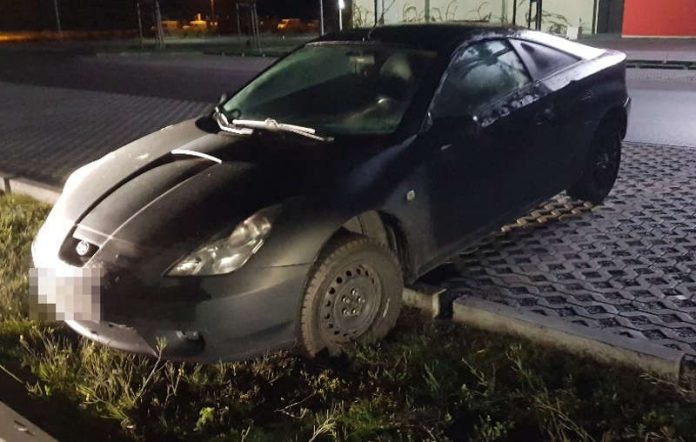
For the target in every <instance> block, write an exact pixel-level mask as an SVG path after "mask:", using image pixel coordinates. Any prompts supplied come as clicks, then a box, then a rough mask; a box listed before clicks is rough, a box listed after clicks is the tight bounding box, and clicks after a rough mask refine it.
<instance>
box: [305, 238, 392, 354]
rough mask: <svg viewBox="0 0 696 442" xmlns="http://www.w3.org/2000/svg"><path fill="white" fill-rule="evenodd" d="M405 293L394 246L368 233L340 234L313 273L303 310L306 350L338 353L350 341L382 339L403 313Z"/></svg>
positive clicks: (315, 352) (368, 341)
mask: <svg viewBox="0 0 696 442" xmlns="http://www.w3.org/2000/svg"><path fill="white" fill-rule="evenodd" d="M402 292H403V279H402V275H401V268H400V267H399V264H398V262H397V260H396V258H395V257H394V255H393V254H392V253H391V251H389V250H388V249H387V248H386V247H384V246H383V245H381V244H380V243H378V242H377V241H375V240H373V239H371V238H368V237H366V236H362V235H354V234H345V235H341V236H340V237H339V238H337V239H336V240H335V241H332V242H331V243H330V244H329V245H328V246H327V248H326V250H325V251H324V252H323V253H322V256H321V257H320V258H319V261H318V262H317V265H316V266H315V267H314V271H313V273H312V274H311V275H310V279H309V283H308V284H307V289H306V290H305V294H304V299H303V303H302V310H301V312H300V346H301V347H302V350H304V352H305V353H307V354H309V355H310V356H314V355H316V354H317V353H319V352H320V351H322V350H323V349H327V350H328V351H329V353H330V354H333V355H336V354H340V353H341V352H342V351H343V349H344V348H345V346H346V345H347V344H348V343H350V342H361V343H371V342H374V341H376V340H378V339H380V338H383V337H384V336H386V335H387V333H389V331H390V330H391V329H392V328H393V327H394V325H395V324H396V320H397V318H398V317H399V312H400V310H401V296H402Z"/></svg>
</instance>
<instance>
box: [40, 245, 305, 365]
mask: <svg viewBox="0 0 696 442" xmlns="http://www.w3.org/2000/svg"><path fill="white" fill-rule="evenodd" d="M97 264H98V263H97ZM55 265H56V266H60V267H65V266H66V265H67V264H65V263H63V262H62V261H59V260H58V262H57V263H56V264H55ZM35 266H36V267H38V268H42V267H41V266H44V267H43V268H45V266H46V263H45V262H43V263H39V262H37V260H36V257H35ZM309 268H310V264H303V265H296V266H282V267H265V268H251V267H249V268H247V267H243V268H242V269H239V270H238V271H236V272H233V273H231V274H229V275H219V276H211V277H200V278H161V282H162V284H161V285H160V286H157V287H152V286H145V285H143V284H139V282H138V278H136V277H133V276H132V275H131V276H130V277H129V276H127V275H124V273H123V272H120V273H117V274H115V272H112V271H109V270H108V265H107V266H103V267H102V270H101V271H100V274H101V283H100V287H99V289H100V290H98V291H97V292H98V294H99V302H98V304H99V308H98V310H99V314H98V315H97V316H98V318H97V319H96V320H95V319H93V318H89V317H87V318H85V317H84V316H82V317H81V316H80V315H76V314H74V313H75V312H62V317H61V316H59V317H58V319H65V322H66V323H67V324H68V325H69V326H70V327H71V328H72V329H73V330H75V331H76V332H78V333H79V334H81V335H83V336H85V337H87V338H89V339H92V340H94V341H97V342H100V343H102V344H105V345H108V346H110V347H113V348H116V349H120V350H125V351H129V352H135V353H142V354H148V355H152V356H156V355H161V356H162V357H163V358H164V359H172V360H187V361H197V362H217V361H221V360H223V361H231V360H241V359H246V358H249V357H253V356H258V355H262V354H265V353H268V352H272V351H275V350H279V349H284V348H289V347H291V346H292V345H293V344H294V343H295V341H296V322H295V321H296V318H297V314H298V312H299V307H300V302H301V297H302V293H303V291H304V290H303V289H304V284H305V281H306V275H307V272H308V271H309ZM104 269H106V270H104ZM42 273H43V274H44V275H46V274H50V275H52V276H51V277H52V278H54V279H55V280H54V281H52V282H51V283H52V284H53V286H57V287H66V286H70V285H75V281H74V280H72V279H74V278H75V273H71V272H64V271H63V272H60V271H58V272H55V271H54V272H41V271H39V272H36V274H37V275H38V277H37V281H36V283H35V284H32V286H35V287H37V288H38V287H41V283H42V281H41V275H42ZM44 277H45V276H44ZM43 283H44V286H45V284H46V281H43ZM59 292H60V290H59ZM35 299H39V300H41V299H42V298H41V296H36V297H35ZM43 299H44V301H45V298H43ZM39 302H41V301H39ZM87 304H89V302H87ZM60 305H62V306H63V307H62V308H64V306H65V305H71V304H70V303H69V302H68V303H65V302H63V303H62V304H60ZM53 308H54V309H55V310H57V309H56V305H54V306H53Z"/></svg>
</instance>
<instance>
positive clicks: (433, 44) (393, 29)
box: [316, 23, 522, 54]
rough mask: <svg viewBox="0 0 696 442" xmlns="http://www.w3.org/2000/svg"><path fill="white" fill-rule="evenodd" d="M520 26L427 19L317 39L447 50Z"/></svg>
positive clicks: (495, 35)
mask: <svg viewBox="0 0 696 442" xmlns="http://www.w3.org/2000/svg"><path fill="white" fill-rule="evenodd" d="M521 29H522V28H515V27H506V26H501V25H487V24H482V23H476V24H471V23H428V24H422V23H420V24H399V25H387V26H377V27H375V28H359V29H350V30H347V31H343V32H338V33H331V34H327V35H324V36H322V37H320V38H319V39H317V40H316V41H320V42H332V41H360V42H363V41H366V42H367V41H370V42H381V43H390V44H400V45H405V46H411V47H417V48H420V49H428V50H434V51H437V52H440V53H443V54H449V53H451V52H452V51H453V50H454V49H456V48H457V47H458V46H460V45H461V44H462V43H464V42H465V41H467V40H472V39H477V38H481V37H486V36H491V37H505V36H510V35H513V34H515V33H517V32H519V31H520V30H521Z"/></svg>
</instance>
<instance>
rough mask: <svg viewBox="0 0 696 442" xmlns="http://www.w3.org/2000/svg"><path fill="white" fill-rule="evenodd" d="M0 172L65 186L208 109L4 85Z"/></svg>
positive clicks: (150, 99) (198, 105)
mask: <svg viewBox="0 0 696 442" xmlns="http://www.w3.org/2000/svg"><path fill="white" fill-rule="evenodd" d="M0 102H1V103H2V107H0V134H2V137H0V172H4V173H12V174H17V175H23V176H26V177H29V178H31V179H34V180H36V181H41V182H44V183H46V184H51V185H61V184H62V183H63V182H64V181H65V180H66V179H67V177H68V175H69V174H70V172H72V171H73V170H74V169H76V168H78V167H79V166H81V165H83V164H85V163H88V162H90V161H92V160H95V159H97V158H99V157H101V156H102V155H105V154H107V153H109V152H111V151H112V150H114V149H116V148H118V147H121V146H123V145H125V144H127V143H129V142H131V141H133V140H136V139H138V138H140V137H142V136H143V135H147V134H148V133H150V132H153V131H155V130H157V129H160V128H162V127H165V126H167V125H169V124H172V123H176V122H179V121H182V120H185V119H188V118H193V117H195V116H197V115H201V114H202V113H203V111H204V110H205V109H206V108H207V107H208V106H210V105H209V104H208V103H200V102H195V101H184V100H172V99H167V98H155V97H144V96H136V95H126V94H114V93H107V92H93V91H81V90H74V89H63V88H55V87H41V86H30V85H22V84H14V83H7V82H0Z"/></svg>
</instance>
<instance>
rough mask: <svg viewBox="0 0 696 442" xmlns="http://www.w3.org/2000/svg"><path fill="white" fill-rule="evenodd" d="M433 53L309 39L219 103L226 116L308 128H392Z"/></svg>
mask: <svg viewBox="0 0 696 442" xmlns="http://www.w3.org/2000/svg"><path fill="white" fill-rule="evenodd" d="M435 58H436V54H435V53H434V52H428V51H420V50H414V49H405V48H397V47H389V46H373V45H370V46H367V45H351V44H310V45H307V46H305V47H303V48H301V49H299V50H298V51H296V52H294V53H292V54H291V55H289V56H288V57H286V58H284V59H283V60H281V61H280V62H278V63H277V64H275V65H274V66H272V67H271V68H270V69H268V70H267V71H266V72H264V73H263V74H261V75H260V76H259V77H258V78H256V79H255V80H253V81H252V82H251V83H249V84H248V85H247V86H246V87H244V88H243V89H242V90H240V91H239V92H238V93H237V94H236V95H235V96H234V97H232V98H231V99H230V100H229V101H227V102H226V103H225V104H224V105H223V109H224V111H225V113H226V114H227V116H228V117H229V119H230V120H232V119H246V120H265V119H268V118H271V119H273V120H277V121H278V122H282V123H290V124H296V125H302V126H307V127H312V128H314V129H316V130H317V131H318V132H319V133H323V134H327V135H334V134H336V135H341V134H345V135H363V134H389V133H392V132H394V131H395V130H396V128H397V127H398V125H399V123H400V122H401V120H402V118H403V116H404V113H405V112H406V110H407V109H408V107H409V105H410V104H411V101H412V99H413V96H414V95H415V92H416V90H417V88H418V87H419V84H420V83H421V80H422V78H423V77H424V75H425V73H426V72H427V71H428V69H429V68H430V66H431V65H432V63H433V61H434V60H435Z"/></svg>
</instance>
